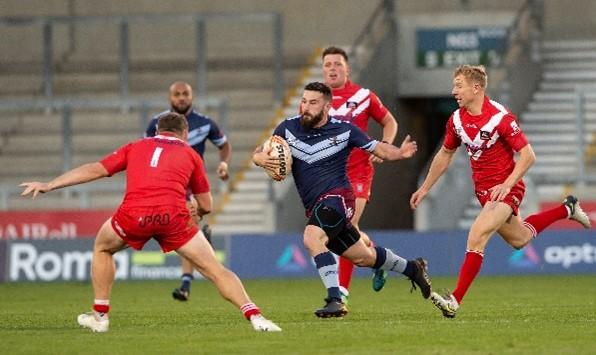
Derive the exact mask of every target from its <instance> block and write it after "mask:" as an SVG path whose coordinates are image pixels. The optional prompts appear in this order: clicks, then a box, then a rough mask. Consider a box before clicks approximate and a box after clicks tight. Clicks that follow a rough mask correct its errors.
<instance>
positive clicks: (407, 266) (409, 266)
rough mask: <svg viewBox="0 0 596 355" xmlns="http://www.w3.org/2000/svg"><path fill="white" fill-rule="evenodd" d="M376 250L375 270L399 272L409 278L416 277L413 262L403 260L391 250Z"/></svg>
mask: <svg viewBox="0 0 596 355" xmlns="http://www.w3.org/2000/svg"><path fill="white" fill-rule="evenodd" d="M375 250H376V251H377V260H375V265H374V266H373V268H375V269H383V270H387V271H394V272H399V273H400V274H404V275H406V276H408V277H412V276H414V272H415V271H416V266H414V262H413V261H408V260H406V259H404V258H402V257H401V256H399V255H397V254H395V253H394V252H393V251H391V249H387V248H382V247H375Z"/></svg>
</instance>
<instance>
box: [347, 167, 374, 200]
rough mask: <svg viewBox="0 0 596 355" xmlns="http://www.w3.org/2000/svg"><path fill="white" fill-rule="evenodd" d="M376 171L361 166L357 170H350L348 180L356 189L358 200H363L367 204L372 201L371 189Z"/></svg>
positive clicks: (355, 193)
mask: <svg viewBox="0 0 596 355" xmlns="http://www.w3.org/2000/svg"><path fill="white" fill-rule="evenodd" d="M374 173H375V170H374V169H373V168H372V166H370V167H369V166H366V165H365V166H359V167H357V168H351V167H349V168H348V179H349V180H350V184H351V185H352V189H354V196H356V198H363V199H365V200H366V201H367V202H368V200H369V199H370V189H371V186H372V180H373V175H374Z"/></svg>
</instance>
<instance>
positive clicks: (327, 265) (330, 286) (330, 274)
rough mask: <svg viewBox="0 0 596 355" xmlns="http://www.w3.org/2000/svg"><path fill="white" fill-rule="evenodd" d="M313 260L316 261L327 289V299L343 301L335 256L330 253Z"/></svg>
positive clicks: (317, 256) (322, 254)
mask: <svg viewBox="0 0 596 355" xmlns="http://www.w3.org/2000/svg"><path fill="white" fill-rule="evenodd" d="M313 259H314V260H315V265H316V266H317V270H318V271H319V276H320V277H321V280H322V281H323V285H325V287H326V288H327V298H335V299H337V300H341V294H340V292H339V279H338V276H337V275H338V272H337V262H336V261H335V257H334V256H333V254H331V252H329V251H328V252H325V253H321V254H319V255H316V256H315V257H314V258H313Z"/></svg>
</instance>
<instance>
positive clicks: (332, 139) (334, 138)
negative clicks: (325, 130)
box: [329, 136, 339, 146]
mask: <svg viewBox="0 0 596 355" xmlns="http://www.w3.org/2000/svg"><path fill="white" fill-rule="evenodd" d="M329 141H330V143H329V145H331V146H336V145H338V144H339V141H338V139H337V136H335V137H331V138H329Z"/></svg>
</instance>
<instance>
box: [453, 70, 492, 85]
mask: <svg viewBox="0 0 596 355" xmlns="http://www.w3.org/2000/svg"><path fill="white" fill-rule="evenodd" d="M459 75H463V76H464V78H466V80H468V81H469V82H472V83H474V84H478V85H480V87H482V88H483V89H486V85H488V75H487V74H486V68H485V67H484V65H460V66H459V67H457V68H456V69H455V70H454V71H453V77H454V78H455V77H456V76H459Z"/></svg>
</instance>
